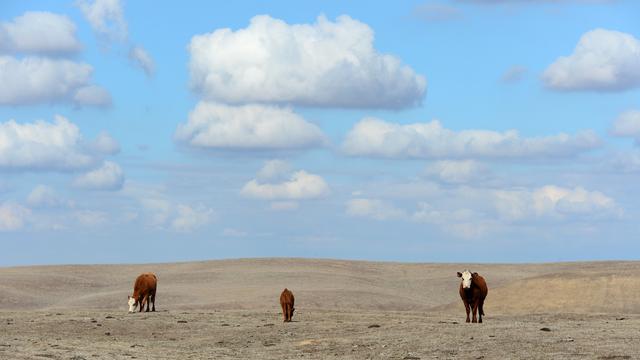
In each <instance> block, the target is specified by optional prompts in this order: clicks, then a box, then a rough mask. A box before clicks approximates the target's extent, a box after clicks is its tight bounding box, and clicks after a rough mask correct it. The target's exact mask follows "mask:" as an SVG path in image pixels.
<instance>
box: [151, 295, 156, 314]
mask: <svg viewBox="0 0 640 360" xmlns="http://www.w3.org/2000/svg"><path fill="white" fill-rule="evenodd" d="M151 304H152V307H151V311H156V293H155V292H154V293H153V296H152V298H151Z"/></svg>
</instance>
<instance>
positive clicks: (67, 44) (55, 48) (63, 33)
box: [0, 11, 81, 72]
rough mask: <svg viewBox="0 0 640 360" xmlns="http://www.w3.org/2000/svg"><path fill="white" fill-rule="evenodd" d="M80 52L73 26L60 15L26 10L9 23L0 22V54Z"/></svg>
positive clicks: (67, 19) (66, 18)
mask: <svg viewBox="0 0 640 360" xmlns="http://www.w3.org/2000/svg"><path fill="white" fill-rule="evenodd" d="M80 49H81V45H80V42H79V41H78V39H77V38H76V26H75V24H74V23H73V22H72V21H71V20H70V19H69V18H68V17H66V16H63V15H58V14H53V13H50V12H44V11H28V12H25V13H24V14H22V15H21V16H18V17H16V18H14V19H13V20H12V21H10V22H1V23H0V53H2V52H4V53H16V52H20V53H31V54H50V55H58V54H70V53H75V52H77V51H79V50H80ZM0 72H1V71H0Z"/></svg>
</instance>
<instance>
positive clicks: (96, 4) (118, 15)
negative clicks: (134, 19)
mask: <svg viewBox="0 0 640 360" xmlns="http://www.w3.org/2000/svg"><path fill="white" fill-rule="evenodd" d="M77 4H78V7H80V10H82V13H83V14H84V16H85V18H86V19H87V21H89V24H91V28H92V29H93V31H95V32H96V33H97V34H98V35H100V36H101V37H103V38H105V39H107V40H110V41H124V40H126V39H127V23H126V21H125V20H124V11H123V10H122V3H121V2H120V0H94V1H84V0H79V1H78V2H77Z"/></svg>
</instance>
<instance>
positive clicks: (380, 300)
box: [0, 258, 640, 315]
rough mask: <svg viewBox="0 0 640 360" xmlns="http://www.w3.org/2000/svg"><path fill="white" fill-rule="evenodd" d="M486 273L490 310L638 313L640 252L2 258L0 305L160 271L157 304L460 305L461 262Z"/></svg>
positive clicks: (57, 301) (90, 302) (77, 296)
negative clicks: (93, 261) (545, 257)
mask: <svg viewBox="0 0 640 360" xmlns="http://www.w3.org/2000/svg"><path fill="white" fill-rule="evenodd" d="M464 268H469V269H470V270H472V271H477V272H479V273H480V274H482V275H483V276H484V277H485V278H486V279H487V282H488V284H489V297H488V299H487V302H486V305H485V312H486V313H487V315H489V314H491V315H500V314H519V313H566V312H568V313H592V312H596V313H640V297H639V296H637V294H639V293H640V278H639V277H638V276H637V275H636V274H637V273H638V271H639V270H640V262H575V263H546V264H516V265H513V264H464V265H463V264H409V263H390V262H366V261H342V260H316V259H282V258H278V259H239V260H219V261H203V262H190V263H171V264H146V265H65V266H30V267H11V268H0V311H22V310H55V309H59V310H66V309H104V310H107V309H119V308H122V309H125V308H126V298H127V295H128V294H130V292H131V290H132V286H133V282H134V280H135V277H136V276H137V275H138V274H139V273H141V272H147V271H151V272H155V273H156V274H157V276H158V295H157V303H156V305H157V307H158V309H168V308H170V309H171V310H179V309H185V310H189V309H207V310H213V309H252V310H261V309H272V308H273V307H277V306H278V296H279V294H280V292H281V291H282V289H283V288H285V287H288V288H289V289H291V290H293V292H294V294H295V296H296V305H297V306H296V308H298V310H304V309H330V310H334V309H335V310H340V309H350V310H358V309H361V310H387V311H405V310H412V311H440V312H443V311H444V312H450V311H460V310H461V308H462V305H461V302H460V299H459V297H458V294H457V289H458V284H459V280H458V278H457V277H456V272H457V271H461V270H462V269H464Z"/></svg>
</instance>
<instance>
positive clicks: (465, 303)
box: [462, 300, 471, 322]
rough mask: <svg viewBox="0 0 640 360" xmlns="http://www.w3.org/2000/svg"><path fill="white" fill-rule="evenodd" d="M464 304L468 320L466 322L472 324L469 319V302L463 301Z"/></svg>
mask: <svg viewBox="0 0 640 360" xmlns="http://www.w3.org/2000/svg"><path fill="white" fill-rule="evenodd" d="M462 302H463V303H464V309H465V310H466V311H467V320H466V322H471V320H470V319H469V310H470V309H469V303H468V302H467V300H462Z"/></svg>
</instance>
